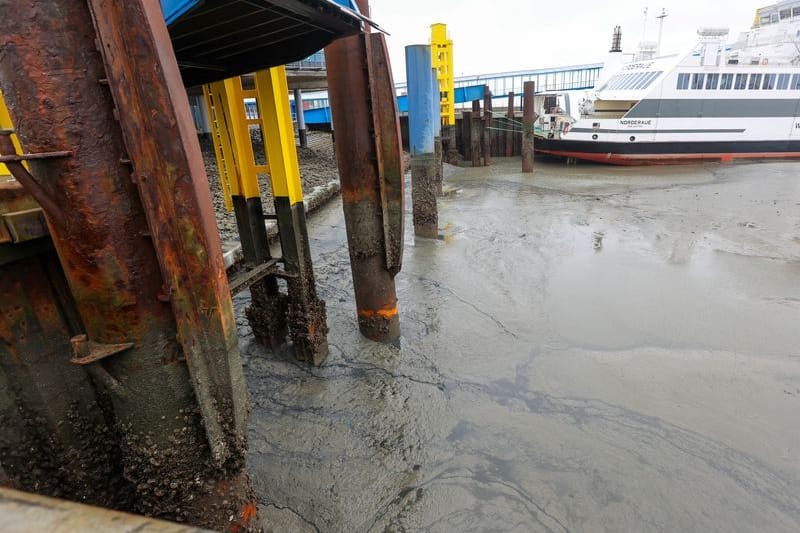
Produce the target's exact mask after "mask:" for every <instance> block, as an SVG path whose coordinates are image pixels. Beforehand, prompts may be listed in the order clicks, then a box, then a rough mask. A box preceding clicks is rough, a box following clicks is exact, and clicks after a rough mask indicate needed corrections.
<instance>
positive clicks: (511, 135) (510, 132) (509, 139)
mask: <svg viewBox="0 0 800 533" xmlns="http://www.w3.org/2000/svg"><path fill="white" fill-rule="evenodd" d="M506 117H507V118H508V121H507V122H506V124H507V125H506V131H505V141H506V145H505V150H506V157H512V156H513V155H514V141H515V139H516V131H514V130H515V129H516V128H514V91H509V92H508V107H506Z"/></svg>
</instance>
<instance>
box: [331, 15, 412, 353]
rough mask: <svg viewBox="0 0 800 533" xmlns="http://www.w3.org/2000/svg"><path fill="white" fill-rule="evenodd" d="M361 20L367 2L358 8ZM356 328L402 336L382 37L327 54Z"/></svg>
mask: <svg viewBox="0 0 800 533" xmlns="http://www.w3.org/2000/svg"><path fill="white" fill-rule="evenodd" d="M358 6H359V9H360V11H361V12H362V13H368V12H369V6H368V3H367V2H366V0H359V1H358ZM325 63H326V66H327V71H328V95H329V98H330V103H331V113H332V115H333V124H334V129H335V131H336V159H337V161H338V164H339V176H340V180H341V195H342V206H343V209H344V218H345V226H346V229H347V243H348V248H349V251H350V267H351V269H352V272H353V285H354V288H355V296H356V307H357V313H358V324H359V329H360V330H361V334H362V335H364V336H365V337H367V338H369V339H372V340H376V341H382V342H396V341H397V340H398V339H399V337H400V320H399V316H398V312H397V293H396V290H395V283H394V277H395V275H396V274H397V273H398V272H399V271H400V266H401V260H402V254H403V209H404V208H403V195H404V192H403V170H402V145H401V137H400V121H399V118H398V113H397V101H396V98H395V93H394V82H393V81H392V75H391V68H390V65H389V58H388V53H387V51H386V41H385V38H384V36H383V34H362V35H357V36H353V37H346V38H344V39H340V40H338V41H336V42H334V43H333V44H331V45H329V46H328V47H327V48H326V49H325Z"/></svg>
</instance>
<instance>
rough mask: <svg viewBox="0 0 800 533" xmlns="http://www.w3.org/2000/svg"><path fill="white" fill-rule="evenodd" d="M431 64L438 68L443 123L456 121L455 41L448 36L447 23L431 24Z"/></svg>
mask: <svg viewBox="0 0 800 533" xmlns="http://www.w3.org/2000/svg"><path fill="white" fill-rule="evenodd" d="M431 64H432V66H433V68H434V69H436V73H437V78H438V80H439V92H440V93H441V108H442V125H443V126H453V125H455V123H456V94H455V74H454V72H453V41H451V40H450V39H449V38H448V36H447V25H446V24H438V23H437V24H433V25H432V26H431Z"/></svg>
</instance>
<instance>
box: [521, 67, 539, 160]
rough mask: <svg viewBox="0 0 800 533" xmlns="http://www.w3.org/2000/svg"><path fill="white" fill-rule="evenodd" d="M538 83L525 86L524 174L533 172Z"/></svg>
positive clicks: (523, 101) (523, 122)
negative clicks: (534, 123)
mask: <svg viewBox="0 0 800 533" xmlns="http://www.w3.org/2000/svg"><path fill="white" fill-rule="evenodd" d="M535 94H536V82H533V81H526V82H525V84H524V86H523V99H522V172H525V173H529V172H533V151H534V148H533V122H534V120H535V116H536V112H535V110H534V95H535Z"/></svg>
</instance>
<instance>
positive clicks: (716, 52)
mask: <svg viewBox="0 0 800 533" xmlns="http://www.w3.org/2000/svg"><path fill="white" fill-rule="evenodd" d="M698 34H699V37H700V39H699V42H698V43H697V45H696V46H695V47H693V49H692V50H691V51H690V52H689V53H687V54H684V55H674V56H664V57H649V55H650V54H647V53H645V54H640V56H639V57H638V58H637V59H636V60H634V61H633V62H629V63H627V64H624V65H623V66H622V68H621V69H620V70H619V71H617V72H616V74H613V75H611V76H610V77H607V78H608V79H607V80H606V81H604V82H602V84H601V85H600V86H599V87H598V89H597V90H596V92H595V94H594V95H593V97H592V98H591V99H590V100H589V101H588V102H587V103H586V104H585V105H584V106H583V108H582V110H581V117H580V118H579V119H578V120H566V121H562V126H561V127H559V128H557V129H554V130H551V131H550V132H549V133H548V135H547V136H541V137H538V138H537V139H536V150H537V152H540V153H545V154H551V155H557V156H562V157H567V158H575V159H582V160H590V161H596V162H603V163H611V164H623V165H638V164H661V163H680V162H688V161H701V160H717V161H719V160H722V161H730V160H733V159H772V158H800V1H798V0H793V1H784V2H780V3H777V4H774V5H772V6H769V7H766V8H761V9H759V10H758V11H757V13H756V20H755V22H754V24H753V27H752V28H751V30H750V31H748V32H745V33H742V34H741V35H740V36H739V38H738V39H737V40H736V41H735V42H734V43H733V44H730V45H726V42H725V41H726V39H727V35H728V31H727V30H726V29H721V28H703V29H701V30H699V31H698ZM617 44H618V43H617ZM613 51H614V50H613V48H612V52H613ZM620 51H621V50H620Z"/></svg>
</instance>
